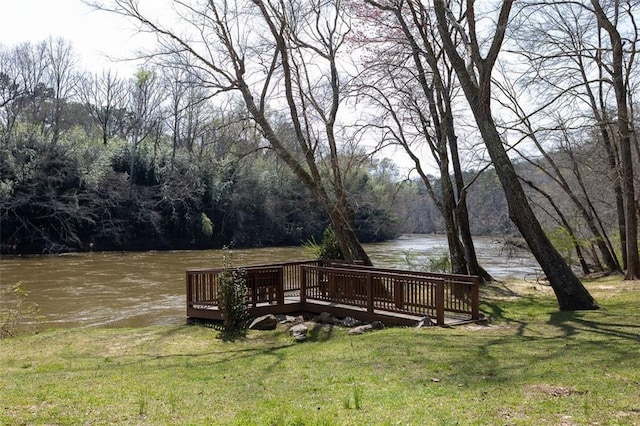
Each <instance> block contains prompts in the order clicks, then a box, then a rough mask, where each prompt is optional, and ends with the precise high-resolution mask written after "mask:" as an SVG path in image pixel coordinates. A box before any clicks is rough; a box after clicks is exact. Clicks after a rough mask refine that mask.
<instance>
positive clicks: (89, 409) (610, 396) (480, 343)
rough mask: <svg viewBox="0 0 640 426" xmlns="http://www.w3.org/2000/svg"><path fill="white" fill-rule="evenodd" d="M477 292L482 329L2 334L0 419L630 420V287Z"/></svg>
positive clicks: (639, 391)
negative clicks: (592, 300) (579, 304)
mask: <svg viewBox="0 0 640 426" xmlns="http://www.w3.org/2000/svg"><path fill="white" fill-rule="evenodd" d="M586 286H587V287H588V289H589V291H590V292H592V294H593V295H594V296H595V297H596V299H597V301H598V303H600V305H601V306H602V308H601V309H600V310H598V311H588V312H576V313H559V312H557V309H556V303H555V299H554V298H553V295H552V292H551V290H550V289H549V288H548V287H546V286H543V285H540V284H536V283H530V282H525V281H511V282H509V283H502V284H498V285H492V286H489V287H486V288H485V289H483V297H482V300H483V305H482V309H483V311H484V312H486V313H487V314H489V315H490V316H492V321H491V322H490V323H489V324H488V325H482V326H479V325H474V326H468V327H462V328H439V327H430V328H427V329H413V328H388V329H385V330H382V331H378V332H375V333H370V334H367V335H363V336H347V335H346V331H345V330H344V329H339V328H334V329H326V330H324V331H322V332H320V333H317V334H316V335H313V336H310V341H308V342H306V343H303V344H296V343H294V342H293V341H292V340H291V338H290V337H289V336H288V334H287V333H286V332H284V331H283V330H276V331H272V332H250V333H249V335H248V337H247V338H246V339H244V340H239V341H234V342H224V341H221V340H220V339H219V338H218V331H216V330H214V329H211V328H204V327H199V326H187V325H167V326H153V327H143V328H123V329H115V328H114V329H102V328H90V329H86V328H84V329H83V328H72V329H61V330H51V331H46V332H43V333H40V334H37V335H31V336H23V337H19V338H14V339H5V340H2V341H0V366H1V367H0V382H2V383H3V386H2V388H1V389H0V401H1V404H2V405H1V406H0V424H88V423H91V424H144V425H146V424H149V425H156V424H202V425H204V424H255V425H263V424H278V425H287V424H305V425H306V424H308V425H316V424H324V425H327V424H328V425H346V424H347V425H348V424H354V425H358V424H420V425H422V424H453V423H456V422H458V423H459V424H496V423H502V424H531V425H533V424H535V425H539V424H563V425H574V424H576V425H577V424H638V423H640V404H639V403H638V401H640V386H639V384H640V358H639V357H638V356H637V347H638V343H639V341H640V336H639V330H640V312H639V311H638V309H637V306H639V305H640V291H639V284H638V283H637V282H635V283H634V282H623V281H620V277H610V278H604V279H598V280H595V281H588V282H586Z"/></svg>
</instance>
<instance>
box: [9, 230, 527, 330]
mask: <svg viewBox="0 0 640 426" xmlns="http://www.w3.org/2000/svg"><path fill="white" fill-rule="evenodd" d="M365 248H366V249H367V252H368V253H369V255H370V257H371V260H372V261H373V263H374V264H375V265H376V266H382V267H389V268H401V269H408V268H409V263H411V264H414V265H418V266H419V265H424V264H426V263H427V259H429V258H434V257H438V256H441V255H442V254H444V253H446V252H447V248H446V237H445V236H442V235H406V236H403V237H401V238H399V239H397V240H393V241H389V242H385V243H378V244H367V245H366V246H365ZM476 250H477V253H478V258H479V260H480V262H481V264H482V265H483V266H484V267H485V268H486V269H487V270H488V271H489V273H491V274H492V275H493V276H494V277H496V278H498V279H506V278H523V277H524V276H525V274H529V273H532V272H533V271H534V270H535V269H537V268H538V266H537V264H536V263H535V261H534V260H533V259H532V257H531V256H528V255H526V254H524V253H521V252H520V253H517V254H518V256H513V254H511V255H508V254H505V253H504V252H503V250H502V244H501V243H498V242H496V241H494V240H493V239H491V238H478V239H477V242H476ZM224 255H225V252H224V251H222V250H203V251H150V252H128V253H113V252H100V253H71V254H63V255H38V256H3V257H2V258H1V259H0V286H7V285H11V284H14V283H16V282H21V283H22V285H23V286H24V287H25V288H26V290H27V292H28V300H29V301H31V302H35V303H37V304H38V306H39V314H40V315H41V320H40V321H39V329H46V328H68V327H140V326H147V325H160V324H179V323H182V322H184V320H185V271H186V270H187V269H193V268H213V267H220V266H222V263H223V258H224ZM310 258H312V254H311V253H309V252H308V251H307V250H306V249H304V248H301V247H277V248H255V249H243V250H233V251H232V260H233V264H234V265H237V266H241V265H249V264H263V263H272V262H285V261H293V260H306V259H310ZM0 302H1V301H0Z"/></svg>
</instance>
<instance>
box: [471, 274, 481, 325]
mask: <svg viewBox="0 0 640 426" xmlns="http://www.w3.org/2000/svg"><path fill="white" fill-rule="evenodd" d="M471 319H474V320H477V319H480V280H479V279H478V278H475V279H474V280H473V283H472V285H471Z"/></svg>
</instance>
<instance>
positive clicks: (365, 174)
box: [0, 40, 402, 253]
mask: <svg viewBox="0 0 640 426" xmlns="http://www.w3.org/2000/svg"><path fill="white" fill-rule="evenodd" d="M0 59H1V60H0V64H1V68H0V96H1V97H0V208H1V217H0V220H1V226H0V242H1V251H2V253H58V252H64V251H78V250H147V249H186V248H211V247H222V246H223V245H230V244H234V245H235V246H259V245H269V246H272V245H289V244H300V243H301V242H303V241H306V240H309V239H312V238H315V239H318V238H320V237H321V235H322V232H323V230H324V228H325V227H326V226H327V225H328V221H327V218H326V214H325V213H324V212H323V209H322V208H320V207H319V206H318V205H317V203H316V202H315V201H314V198H313V197H312V196H311V195H310V194H309V191H308V190H307V189H306V188H305V187H304V185H302V184H301V183H300V182H299V180H298V179H296V178H295V177H294V175H293V173H292V172H291V171H290V170H289V169H288V168H287V167H286V166H285V165H284V164H283V163H282V161H281V160H280V159H279V158H278V156H277V155H275V153H274V152H273V151H271V150H269V149H267V148H266V147H265V146H264V145H263V144H262V142H261V137H260V135H259V134H258V132H257V130H256V128H255V127H254V126H253V125H252V124H251V122H250V121H249V120H247V119H246V118H245V114H244V112H243V111H242V109H241V108H233V109H232V113H229V112H228V110H227V112H226V113H224V114H222V113H221V112H220V110H221V109H220V108H218V107H217V106H216V105H215V103H214V101H212V100H211V98H210V94H209V93H207V92H206V91H205V90H203V89H202V87H201V85H199V84H197V82H193V81H185V80H183V79H182V77H183V76H180V75H176V74H175V73H167V74H164V73H163V71H162V70H155V71H152V70H141V71H139V72H138V73H137V74H136V75H134V76H132V77H131V78H127V79H122V78H120V77H118V76H116V75H115V74H113V73H111V72H105V73H103V74H99V75H92V74H86V73H81V72H79V70H77V69H76V66H75V63H76V58H75V56H74V53H73V49H72V47H71V45H70V44H69V43H67V42H65V41H64V40H47V41H45V42H42V43H40V44H36V45H34V44H30V43H25V44H21V45H18V46H15V47H6V46H5V47H2V48H1V49H0ZM278 131H279V132H282V133H283V134H286V132H288V131H291V130H290V128H289V127H288V126H287V123H286V122H282V126H281V128H280V129H278ZM347 160H348V161H349V172H348V176H346V181H347V187H348V189H349V191H350V195H351V196H352V197H353V199H354V200H355V203H356V205H357V209H355V211H354V217H353V219H354V223H355V226H356V227H357V233H358V236H359V237H360V238H361V239H362V241H365V242H367V241H380V240H385V239H389V238H393V237H395V236H397V235H398V233H399V232H400V230H401V222H402V221H400V220H397V216H396V215H395V210H396V209H395V207H394V197H395V191H396V185H395V183H396V180H397V173H396V171H395V168H394V165H393V164H392V163H390V162H389V161H382V162H377V161H372V160H371V159H370V158H369V157H368V156H366V155H365V154H364V153H354V154H353V155H351V156H350V157H349V158H348V159H345V161H347Z"/></svg>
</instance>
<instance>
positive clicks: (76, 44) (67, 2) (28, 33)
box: [0, 0, 148, 77]
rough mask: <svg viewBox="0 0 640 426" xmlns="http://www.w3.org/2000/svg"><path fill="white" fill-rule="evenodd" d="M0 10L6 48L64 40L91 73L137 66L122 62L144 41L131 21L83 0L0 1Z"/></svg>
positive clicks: (0, 34)
mask: <svg viewBox="0 0 640 426" xmlns="http://www.w3.org/2000/svg"><path fill="white" fill-rule="evenodd" d="M0 10H2V14H3V17H4V18H5V19H3V23H2V25H0V43H1V44H3V45H4V46H5V47H6V46H13V45H16V44H19V43H22V42H25V41H30V42H33V43H37V42H40V41H42V40H46V39H47V38H49V37H53V38H57V37H62V38H64V39H65V40H68V41H69V42H71V44H72V46H73V48H74V50H75V51H76V53H77V55H78V57H79V59H80V64H81V65H80V66H81V68H83V69H86V70H88V71H92V72H100V71H102V70H103V69H107V68H111V69H115V70H116V71H118V73H121V74H127V73H133V72H134V71H135V69H136V65H135V63H131V62H127V61H123V60H122V59H126V58H131V57H133V56H135V51H136V50H137V49H140V48H142V47H143V46H144V42H145V40H144V38H143V37H141V36H140V35H139V34H136V30H135V26H134V25H133V24H132V23H131V22H129V21H127V20H126V19H124V18H123V17H120V16H117V15H114V14H111V13H107V12H102V11H95V10H93V9H92V8H91V7H89V6H87V5H85V4H84V3H82V1H81V0H0ZM147 42H148V41H147ZM123 77H124V75H123Z"/></svg>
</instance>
